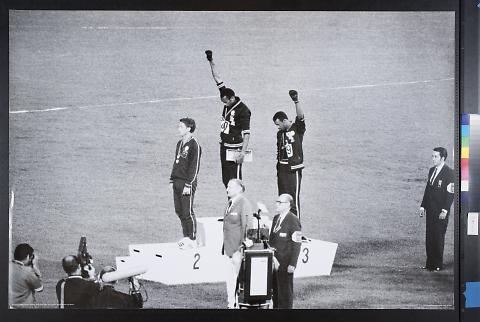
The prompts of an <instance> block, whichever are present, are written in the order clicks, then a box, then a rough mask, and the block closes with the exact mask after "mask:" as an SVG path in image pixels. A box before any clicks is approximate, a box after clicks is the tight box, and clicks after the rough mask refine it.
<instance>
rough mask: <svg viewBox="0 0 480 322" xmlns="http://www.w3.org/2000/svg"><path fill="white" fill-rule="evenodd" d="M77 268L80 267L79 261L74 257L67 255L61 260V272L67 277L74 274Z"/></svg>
mask: <svg viewBox="0 0 480 322" xmlns="http://www.w3.org/2000/svg"><path fill="white" fill-rule="evenodd" d="M79 266H80V261H79V260H78V258H77V256H75V255H68V256H65V257H64V258H63V259H62V267H63V270H64V271H65V273H67V274H68V275H70V274H73V273H75V272H76V271H77V269H78V267H79Z"/></svg>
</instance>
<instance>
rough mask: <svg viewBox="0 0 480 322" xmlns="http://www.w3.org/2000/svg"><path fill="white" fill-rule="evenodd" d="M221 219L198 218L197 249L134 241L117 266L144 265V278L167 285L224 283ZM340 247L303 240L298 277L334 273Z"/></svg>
mask: <svg viewBox="0 0 480 322" xmlns="http://www.w3.org/2000/svg"><path fill="white" fill-rule="evenodd" d="M218 219H219V218H218V217H199V218H197V241H198V244H199V246H198V247H196V248H193V249H185V250H182V249H179V247H178V245H177V243H176V242H173V243H154V244H132V245H129V246H128V252H129V256H118V257H116V265H117V269H118V270H121V269H122V268H125V269H127V268H131V267H135V266H139V265H141V266H144V267H146V268H147V272H145V273H144V274H142V275H139V276H138V277H139V278H140V279H144V280H149V281H155V282H160V283H163V284H166V285H178V284H200V283H218V282H224V281H225V258H224V256H223V255H222V244H223V228H222V227H223V223H222V222H221V221H218ZM255 222H256V220H255ZM255 226H257V225H256V223H255ZM336 250H337V244H335V243H330V242H325V241H321V240H316V239H310V240H309V241H308V242H302V248H301V251H300V255H299V256H298V262H297V268H296V270H295V275H294V277H295V278H299V277H311V276H324V275H330V272H331V269H332V265H333V261H334V258H335V253H336Z"/></svg>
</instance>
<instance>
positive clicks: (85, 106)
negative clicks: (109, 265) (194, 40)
mask: <svg viewBox="0 0 480 322" xmlns="http://www.w3.org/2000/svg"><path fill="white" fill-rule="evenodd" d="M454 79H455V78H453V77H449V78H441V79H427V80H420V81H409V82H392V83H383V84H365V85H350V86H337V87H321V88H311V89H305V90H303V92H313V91H327V90H340V89H357V88H369V87H384V86H398V85H412V84H425V83H435V82H444V81H451V80H454ZM242 96H249V94H244V95H242ZM212 98H218V95H215V96H196V97H177V98H161V99H152V100H146V101H136V102H117V103H109V104H94V105H81V106H64V107H51V108H46V109H38V110H19V111H9V113H10V114H25V113H40V112H52V111H62V110H72V109H84V108H97V107H112V106H122V105H137V104H154V103H162V102H175V101H188V100H201V99H212Z"/></svg>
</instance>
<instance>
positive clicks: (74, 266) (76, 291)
mask: <svg viewBox="0 0 480 322" xmlns="http://www.w3.org/2000/svg"><path fill="white" fill-rule="evenodd" d="M88 266H89V267H88ZM88 266H87V267H85V269H86V270H87V272H88V275H89V277H88V278H86V279H84V278H82V267H81V266H80V261H79V259H78V258H77V256H75V255H68V256H65V257H64V258H63V259H62V267H63V270H64V271H65V273H67V275H68V276H67V277H66V278H64V279H61V280H60V281H58V283H57V287H56V292H57V299H58V304H59V306H60V308H61V309H86V308H92V307H93V301H94V299H95V297H96V296H97V295H98V292H99V285H98V284H97V283H95V282H94V281H93V280H94V279H95V268H94V267H93V266H92V265H88Z"/></svg>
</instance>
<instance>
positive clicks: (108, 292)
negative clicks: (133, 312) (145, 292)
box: [93, 266, 143, 309]
mask: <svg viewBox="0 0 480 322" xmlns="http://www.w3.org/2000/svg"><path fill="white" fill-rule="evenodd" d="M113 272H116V269H115V268H114V267H112V266H105V267H104V268H103V269H102V270H101V271H100V274H98V279H97V282H98V284H99V286H100V292H99V293H98V294H97V296H96V298H95V300H94V304H93V305H94V307H95V308H105V309H119V308H142V307H143V297H142V294H141V293H140V283H139V282H138V280H137V278H136V277H134V276H131V277H129V278H128V280H129V284H130V292H129V294H125V293H122V292H119V291H117V290H115V288H114V285H115V284H116V283H117V279H116V278H109V276H112V274H109V273H113Z"/></svg>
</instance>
